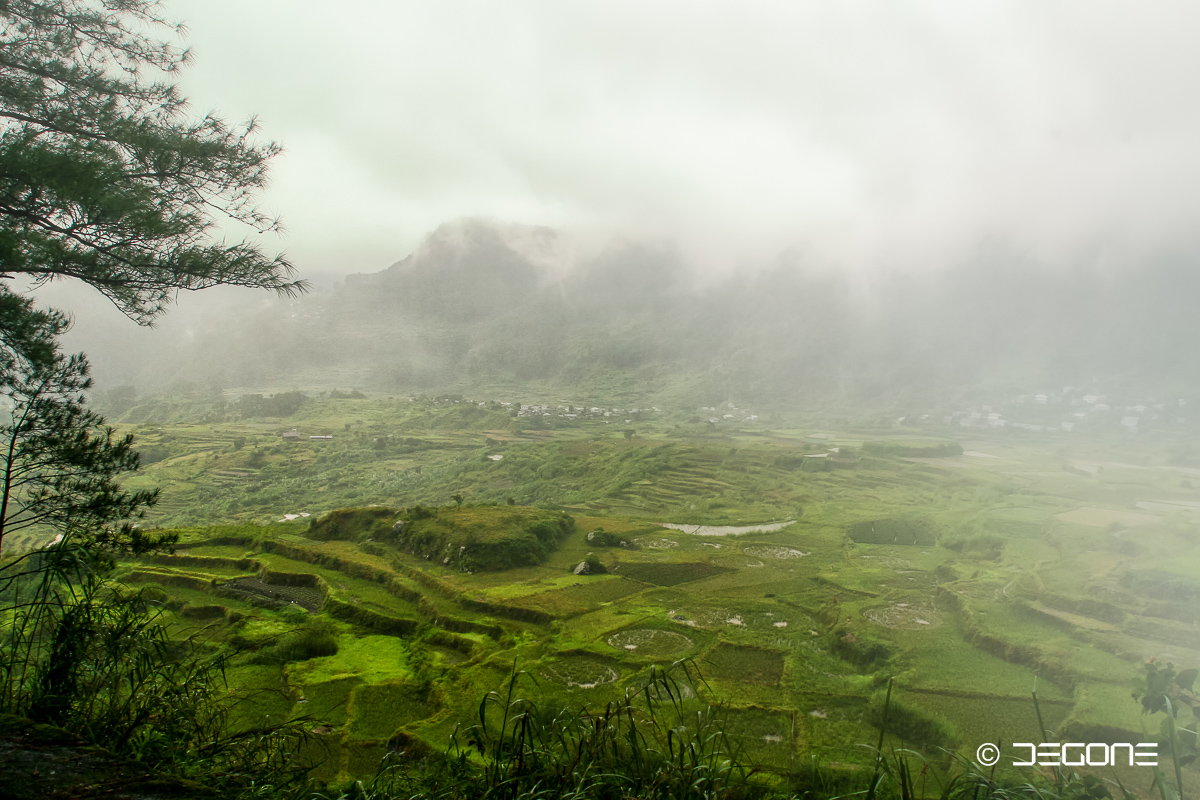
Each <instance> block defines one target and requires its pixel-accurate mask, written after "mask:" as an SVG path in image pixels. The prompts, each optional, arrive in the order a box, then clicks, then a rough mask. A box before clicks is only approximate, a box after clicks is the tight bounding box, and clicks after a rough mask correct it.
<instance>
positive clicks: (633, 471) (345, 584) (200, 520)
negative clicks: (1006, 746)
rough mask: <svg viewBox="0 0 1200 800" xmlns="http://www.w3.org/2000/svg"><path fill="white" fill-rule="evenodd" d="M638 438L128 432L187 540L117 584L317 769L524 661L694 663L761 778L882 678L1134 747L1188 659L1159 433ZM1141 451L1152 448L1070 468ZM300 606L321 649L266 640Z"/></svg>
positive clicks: (607, 667)
mask: <svg viewBox="0 0 1200 800" xmlns="http://www.w3.org/2000/svg"><path fill="white" fill-rule="evenodd" d="M628 427H631V428H634V429H636V430H635V433H634V434H633V435H632V436H630V437H626V436H625V435H623V433H622V432H621V430H618V429H614V428H613V426H612V425H607V426H606V425H604V424H602V423H600V422H599V421H594V420H593V421H582V420H565V419H555V418H550V419H548V420H546V421H542V422H539V423H538V424H537V425H536V426H535V425H532V424H531V423H529V422H528V421H527V420H524V419H516V418H514V417H512V416H511V415H510V414H509V413H507V412H504V411H500V410H497V409H494V408H486V409H474V410H472V409H471V408H466V407H464V406H463V405H462V404H456V403H453V402H443V403H438V402H434V401H417V402H410V401H408V400H384V399H373V400H340V401H329V400H326V401H321V402H314V403H312V404H310V405H309V406H307V407H306V408H305V409H304V410H302V412H301V413H300V414H298V415H297V416H296V417H295V418H290V419H286V420H251V421H246V422H240V423H216V424H211V425H204V426H199V425H189V424H184V423H179V424H155V425H147V426H140V427H136V428H132V430H133V432H134V433H135V434H136V435H137V436H138V437H139V439H140V441H141V442H143V444H146V445H148V446H149V447H150V449H151V450H152V451H153V453H154V454H155V456H156V459H155V460H154V462H153V463H151V464H149V465H148V466H147V468H146V469H145V470H144V471H143V472H142V473H141V474H139V475H138V476H137V477H136V478H134V479H133V480H131V481H130V484H131V485H136V486H138V487H139V488H140V487H143V486H153V485H157V486H162V487H163V488H164V492H163V495H164V499H163V502H162V504H161V505H160V507H159V508H158V509H156V510H155V511H154V513H153V514H152V515H151V517H150V519H149V521H150V522H151V523H152V524H158V525H163V526H179V527H178V530H179V532H180V534H181V546H180V548H179V550H178V551H177V555H176V556H174V557H172V556H158V557H152V558H148V559H145V560H144V561H143V562H140V563H128V564H126V565H125V568H126V569H127V570H128V572H127V575H128V577H129V579H130V580H133V581H135V582H137V583H139V584H146V585H158V586H160V587H161V588H162V590H163V591H164V592H166V593H167V594H168V595H171V596H173V600H172V601H171V603H170V604H169V606H170V607H171V608H172V609H173V611H172V613H174V614H176V615H177V623H176V624H178V625H179V626H180V628H181V630H182V629H183V627H185V626H191V628H192V629H194V627H195V626H196V625H197V624H201V623H203V624H204V625H207V626H208V628H207V630H209V633H208V635H210V636H211V637H212V638H213V639H214V641H216V642H218V643H225V644H228V645H230V646H234V647H237V648H239V649H240V650H241V655H239V656H237V657H236V658H237V659H238V661H237V662H236V663H239V664H241V666H237V667H236V668H235V669H234V670H233V671H232V672H231V673H230V681H231V683H232V684H234V685H235V686H236V687H237V688H239V689H244V690H246V692H247V695H248V699H247V701H246V703H245V704H244V710H243V711H242V712H240V716H239V719H240V720H241V722H242V723H243V724H251V723H252V722H253V721H254V720H255V719H261V718H262V717H263V716H264V715H272V716H276V717H278V716H280V715H284V716H286V715H296V716H306V717H308V718H311V721H312V729H313V730H314V731H316V732H317V733H316V734H315V736H316V738H317V739H318V740H319V743H320V747H322V748H325V749H326V750H327V751H328V752H330V753H331V754H332V755H330V756H329V757H328V758H325V759H324V760H322V761H321V767H320V773H321V774H322V775H324V776H326V777H327V778H332V777H333V776H336V775H340V776H342V777H353V776H357V775H363V774H367V773H368V772H371V771H373V769H374V763H375V761H374V760H373V759H378V757H379V756H380V755H381V754H382V753H383V752H385V751H386V749H387V742H388V740H389V739H392V738H393V737H395V736H396V735H397V734H398V733H401V732H403V733H404V734H405V735H412V736H416V737H417V738H419V739H421V740H423V741H425V742H426V743H427V744H429V745H430V746H432V747H434V748H438V749H440V748H443V747H444V746H445V745H446V741H447V738H448V736H449V735H450V734H451V732H453V731H454V729H455V726H456V725H458V724H460V723H462V722H464V721H467V720H470V719H471V718H472V717H473V715H474V714H475V713H476V712H477V709H478V703H479V700H480V698H481V697H482V695H483V694H484V693H485V692H487V691H489V690H491V689H496V688H498V687H500V686H501V685H502V684H503V683H504V682H505V681H506V679H507V677H508V675H509V673H510V671H511V670H512V669H513V667H514V665H515V666H516V668H517V669H522V670H525V671H526V672H528V673H529V675H530V676H531V682H530V684H529V685H530V686H533V687H536V688H534V689H532V690H531V691H533V692H534V693H535V695H536V696H537V697H538V698H540V701H541V702H543V703H544V704H546V706H547V708H553V707H556V706H558V705H564V704H567V705H569V704H576V703H593V704H594V703H603V702H606V701H608V700H612V699H616V698H618V697H619V696H620V695H621V693H622V692H624V691H625V690H626V688H628V687H630V686H633V685H636V683H637V682H638V681H639V680H641V679H642V678H643V676H644V675H645V674H646V671H647V669H648V668H649V667H650V666H652V665H669V664H671V663H672V662H673V661H675V660H676V659H681V658H686V659H689V660H690V662H691V663H693V664H694V665H695V666H696V667H697V668H698V669H699V670H700V672H701V674H702V675H703V677H704V681H703V682H702V683H701V684H699V685H698V687H697V689H698V691H699V692H700V693H701V694H702V695H703V697H704V698H705V699H708V700H711V701H714V702H718V703H722V704H724V707H725V708H726V709H727V713H728V715H729V717H728V718H729V727H728V733H729V735H730V736H731V737H733V738H734V739H736V741H737V742H738V743H739V745H740V746H742V747H743V749H744V752H745V753H746V754H747V757H749V758H751V759H752V760H753V761H755V762H756V763H759V764H761V765H763V766H764V767H766V768H768V769H772V770H780V771H788V770H792V769H797V768H798V765H799V764H802V763H808V762H809V761H810V760H811V759H812V758H814V757H815V758H819V759H821V760H822V761H823V763H836V764H843V765H845V764H855V763H858V764H865V763H869V762H870V755H869V751H867V750H865V749H863V748H862V747H860V745H863V744H868V743H873V742H874V741H875V738H876V737H877V736H878V729H877V728H876V727H875V725H876V724H877V720H876V718H875V717H874V716H873V714H875V713H876V711H875V710H874V709H876V706H875V705H873V704H877V703H878V699H877V695H878V692H879V691H880V687H882V686H883V685H885V684H886V682H887V680H888V679H889V678H892V679H894V687H895V688H894V691H895V692H896V693H897V697H898V698H902V699H903V702H904V703H905V704H906V706H905V707H906V708H910V709H911V714H913V715H916V716H915V717H914V719H916V718H918V717H919V718H921V719H926V718H928V719H930V720H936V721H937V722H936V723H929V724H932V725H934V728H936V729H937V730H943V729H944V730H945V731H953V732H954V735H953V741H952V742H950V743H949V746H952V747H954V748H957V749H958V751H959V752H961V753H963V754H969V753H971V752H973V751H974V749H975V747H977V746H978V745H979V744H980V743H982V742H984V741H1010V740H1011V741H1025V740H1028V739H1029V737H1033V736H1036V734H1035V733H1034V732H1033V731H1034V729H1035V727H1036V723H1035V722H1034V721H1033V720H1034V716H1033V709H1032V702H1031V699H1030V695H1031V692H1032V690H1033V688H1034V686H1035V685H1036V687H1037V690H1038V696H1039V698H1040V699H1041V701H1042V704H1043V712H1044V716H1045V717H1046V722H1047V725H1048V726H1049V727H1050V728H1052V729H1054V730H1060V729H1061V730H1063V731H1073V732H1075V733H1076V734H1078V735H1085V733H1086V732H1088V731H1092V732H1098V731H1107V735H1115V734H1114V732H1117V731H1122V732H1126V733H1127V735H1128V736H1131V737H1133V736H1140V735H1141V734H1140V723H1141V722H1142V721H1144V720H1143V719H1142V718H1140V717H1139V714H1138V713H1137V712H1138V708H1137V706H1136V704H1135V703H1134V702H1133V701H1132V700H1131V699H1129V689H1128V684H1129V681H1130V679H1131V678H1133V677H1134V676H1136V675H1137V674H1138V673H1139V664H1140V663H1141V662H1143V661H1144V660H1146V659H1147V658H1151V657H1156V658H1159V659H1165V660H1173V661H1174V662H1175V663H1177V664H1180V665H1182V666H1192V665H1200V636H1197V635H1196V634H1194V632H1193V628H1194V626H1195V624H1196V622H1197V619H1198V618H1200V615H1197V614H1195V613H1193V612H1192V611H1191V609H1192V608H1194V607H1195V603H1196V602H1198V601H1200V514H1194V513H1191V512H1190V511H1188V510H1187V509H1188V506H1187V505H1186V504H1187V503H1191V502H1200V496H1197V495H1198V494H1200V492H1197V491H1196V490H1194V489H1193V488H1192V487H1191V484H1190V483H1189V482H1188V479H1187V476H1186V475H1185V474H1184V473H1180V472H1178V471H1175V470H1173V469H1171V468H1170V467H1169V465H1167V464H1166V461H1165V456H1164V453H1166V452H1167V449H1168V448H1169V446H1170V444H1171V443H1170V442H1169V440H1165V439H1164V440H1163V441H1154V440H1146V441H1141V442H1139V443H1138V445H1137V452H1136V453H1133V454H1131V453H1128V452H1125V450H1127V449H1128V448H1129V447H1130V445H1129V444H1128V442H1126V441H1123V440H1118V439H1115V438H1114V439H1113V440H1111V441H1105V440H1072V439H1069V438H1068V437H1058V438H1051V439H1048V440H1046V441H1034V440H1031V439H1030V438H1028V437H1024V438H1023V437H1018V436H1016V435H1013V436H1011V437H1008V438H1006V437H1005V436H1004V435H1003V434H1002V433H994V434H990V435H989V436H990V438H972V439H969V440H961V441H959V442H958V443H957V444H955V443H954V442H953V441H951V440H949V439H948V438H947V437H942V438H938V437H930V436H928V435H927V434H924V433H922V432H917V431H911V430H903V429H901V430H890V429H886V428H883V429H880V428H878V427H872V428H867V427H864V428H862V429H848V430H840V431H839V430H827V429H819V430H813V429H804V428H789V429H783V426H779V428H780V429H777V430H767V429H766V428H765V427H763V426H759V427H755V426H752V425H744V426H740V427H737V428H732V427H729V428H726V429H723V430H718V431H715V432H714V431H713V430H711V429H709V427H708V426H704V425H699V424H691V423H689V422H687V421H686V420H681V419H680V418H677V417H670V416H669V415H667V414H663V415H662V418H661V419H649V420H648V419H641V420H639V421H638V422H637V423H636V424H635V425H631V426H628ZM292 428H296V429H297V430H299V431H301V432H303V433H304V434H305V436H307V434H308V433H309V432H311V433H314V434H316V433H321V434H330V435H333V436H334V439H333V440H332V441H330V440H323V441H309V440H307V438H304V439H302V440H300V441H294V442H285V441H283V440H282V438H281V436H280V434H281V433H282V432H283V431H285V430H291V429H292ZM1048 436H1051V435H1050V434H1048ZM235 440H237V442H236V443H235ZM864 443H874V444H872V445H871V446H870V447H866V448H865V450H864ZM959 445H961V450H964V451H966V453H965V454H959V453H958V450H957V449H955V448H957V447H958V446H959ZM833 447H838V448H840V449H839V451H838V452H837V453H836V454H833V453H832V451H831V450H830V448H833ZM822 453H827V454H829V456H828V457H826V458H824V459H815V460H814V459H809V458H806V456H811V455H821V454H822ZM987 455H994V456H996V457H994V458H988V457H984V456H987ZM833 456H836V457H833ZM1135 458H1136V459H1137V463H1138V464H1143V465H1144V464H1155V463H1159V464H1160V468H1156V469H1149V468H1143V469H1125V468H1111V469H1102V470H1098V471H1095V472H1088V471H1087V470H1086V469H1082V468H1077V467H1075V466H1073V465H1075V464H1084V465H1085V466H1086V465H1087V464H1091V463H1126V462H1127V461H1129V460H1133V459H1135ZM1155 459H1157V460H1158V461H1157V462H1156V461H1155ZM813 464H818V465H819V467H813V466H812V465H813ZM456 495H457V497H456ZM460 503H461V507H460V506H459V504H460ZM1147 503H1149V504H1150V506H1148V507H1147V506H1145V504H1147ZM1139 504H1142V505H1141V506H1139ZM1155 504H1157V505H1155ZM418 506H421V507H423V509H418V508H417V507H418ZM339 508H354V509H358V510H357V511H352V512H346V513H345V514H343V515H342V516H340V517H339V516H337V515H334V516H327V514H328V512H330V511H332V510H335V509H339ZM1164 509H1165V511H1164ZM301 514H307V515H308V516H300V515H301ZM356 515H357V516H356ZM288 517H290V519H287V518H288ZM281 520H286V521H281ZM399 523H403V524H399ZM658 523H675V524H681V525H708V526H739V525H741V526H752V525H760V524H765V523H785V524H784V525H783V526H782V527H781V528H780V527H779V526H775V529H772V530H755V531H749V532H746V533H741V534H732V535H701V534H700V533H688V532H686V531H684V530H679V529H676V528H666V527H662V526H660V525H659V524H658ZM556 526H557V527H556ZM717 532H724V531H719V530H718V531H717ZM589 534H591V538H590V539H589ZM33 542H34V540H32V539H31V540H30V543H33ZM589 557H590V558H592V559H594V560H595V561H597V562H598V563H599V564H601V565H602V566H603V567H604V569H605V573H604V574H576V572H575V569H576V567H577V565H579V564H580V563H581V562H583V561H585V560H588V559H589ZM297 576H299V577H297ZM305 576H314V577H311V578H308V577H305ZM238 581H241V583H238ZM305 581H308V583H305ZM238 587H241V589H242V590H243V591H241V592H240V593H238V592H231V591H228V589H230V588H235V589H236V588H238ZM293 601H294V602H293ZM309 609H311V611H310V610H309ZM189 615H190V616H189ZM201 618H202V619H201ZM318 619H319V620H326V621H327V624H326V627H325V628H323V629H321V630H323V631H324V633H322V634H321V635H322V636H325V637H331V638H332V640H333V641H335V642H336V653H333V654H328V653H325V652H324V651H319V650H314V651H313V652H314V653H317V652H319V653H320V654H314V655H312V656H311V657H308V658H304V659H301V660H286V659H287V658H290V657H291V656H287V657H285V656H281V655H280V654H287V653H291V654H293V655H294V653H296V652H301V653H304V652H306V651H304V650H303V648H299V649H297V648H298V645H296V642H297V641H301V640H304V636H306V635H308V636H309V637H310V638H313V637H317V634H315V633H312V631H313V630H316V629H314V628H313V621H314V620H318ZM305 631H309V633H308V634H306V633H305ZM318 638H319V637H318ZM313 640H314V641H315V640H316V639H313ZM304 641H307V640H304ZM321 641H326V640H324V639H322V640H321ZM289 643H290V644H289ZM322 646H324V647H328V645H327V644H326V645H322ZM314 647H315V645H314ZM281 658H283V659H284V660H282V661H281ZM873 698H875V699H873ZM906 713H908V712H906ZM1155 724H1157V723H1155ZM937 726H942V727H937ZM934 728H930V729H931V730H932V729H934ZM1096 735H1099V734H1098V733H1097V734H1096ZM1122 735H1125V734H1122ZM1130 740H1131V741H1137V739H1130ZM897 743H899V740H897ZM313 746H314V747H315V746H316V745H313Z"/></svg>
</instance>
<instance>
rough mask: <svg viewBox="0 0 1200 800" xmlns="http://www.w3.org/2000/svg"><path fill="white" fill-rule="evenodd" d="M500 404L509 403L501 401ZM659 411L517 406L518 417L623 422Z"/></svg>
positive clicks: (650, 409)
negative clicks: (614, 420)
mask: <svg viewBox="0 0 1200 800" xmlns="http://www.w3.org/2000/svg"><path fill="white" fill-rule="evenodd" d="M501 405H510V404H509V403H502V404H501ZM657 411H661V409H659V408H655V407H654V406H651V407H650V408H629V409H625V408H600V407H598V406H591V407H587V406H575V405H570V404H568V405H559V406H548V405H526V404H524V403H522V404H520V405H519V406H518V407H517V416H518V417H561V418H562V419H598V420H604V421H606V422H608V421H610V419H609V418H615V419H618V420H624V421H625V422H633V421H634V420H637V419H645V418H646V415H647V414H651V413H653V412H657Z"/></svg>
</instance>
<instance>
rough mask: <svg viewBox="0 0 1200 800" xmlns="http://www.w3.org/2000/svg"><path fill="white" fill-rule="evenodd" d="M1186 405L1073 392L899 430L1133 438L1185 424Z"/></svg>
mask: <svg viewBox="0 0 1200 800" xmlns="http://www.w3.org/2000/svg"><path fill="white" fill-rule="evenodd" d="M1186 406H1187V400H1185V399H1173V400H1170V401H1165V402H1164V401H1159V400H1157V399H1155V398H1153V397H1141V398H1139V399H1138V400H1137V401H1136V402H1133V403H1129V402H1128V400H1127V401H1126V402H1124V403H1122V402H1118V401H1116V400H1115V399H1110V398H1109V397H1108V396H1106V395H1103V394H1096V393H1093V392H1086V391H1084V390H1080V389H1073V388H1071V387H1067V388H1064V389H1063V390H1061V391H1058V392H1051V393H1047V394H1043V393H1038V394H1020V395H1016V396H1014V397H1012V398H1010V399H1009V400H1007V401H1005V402H1003V403H996V404H981V405H978V406H973V407H971V408H967V409H963V410H962V411H958V412H954V413H952V414H948V415H944V416H941V417H934V416H931V415H929V414H922V415H920V416H918V417H912V418H909V417H901V418H900V419H899V420H897V422H898V423H900V424H907V425H913V424H916V425H929V424H936V423H937V422H939V421H940V422H941V424H942V425H947V426H958V427H963V428H984V429H999V428H1013V429H1018V430H1029V431H1054V430H1057V431H1065V432H1071V431H1075V430H1077V429H1083V428H1088V429H1096V428H1109V429H1113V428H1120V429H1124V430H1126V431H1129V432H1131V433H1136V432H1138V431H1139V430H1144V429H1145V428H1146V427H1147V426H1148V425H1150V424H1151V423H1153V424H1155V425H1156V426H1175V427H1178V426H1182V425H1186V424H1188V421H1189V420H1188V418H1187V416H1186V415H1185V411H1184V409H1185V408H1186Z"/></svg>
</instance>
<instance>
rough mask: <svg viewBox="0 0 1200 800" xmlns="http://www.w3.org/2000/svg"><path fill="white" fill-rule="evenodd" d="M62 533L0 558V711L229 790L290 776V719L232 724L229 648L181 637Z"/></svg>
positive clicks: (295, 731) (295, 729)
mask: <svg viewBox="0 0 1200 800" xmlns="http://www.w3.org/2000/svg"><path fill="white" fill-rule="evenodd" d="M111 566H112V565H111V562H110V560H109V559H108V558H107V557H106V556H105V555H104V554H103V553H102V552H98V551H96V550H95V549H94V548H92V547H87V546H84V545H83V544H80V543H79V542H77V541H76V540H75V539H74V537H72V536H71V535H70V534H68V535H67V536H66V537H64V539H63V540H62V541H61V542H59V543H58V544H57V545H55V546H54V547H50V548H46V549H43V550H39V551H36V552H33V553H30V554H27V555H26V556H24V557H21V558H18V559H12V560H9V561H6V562H4V563H3V564H0V711H2V712H5V713H9V714H16V715H20V716H25V717H29V718H30V719H33V720H35V721H37V722H42V723H48V724H52V725H56V726H59V727H62V728H65V729H67V730H69V731H71V732H73V733H75V734H77V735H79V736H81V737H82V738H84V739H86V740H88V741H92V742H96V743H99V744H102V745H103V746H104V747H105V748H107V749H108V750H110V751H111V752H113V753H116V754H118V755H122V756H127V757H131V758H134V759H137V760H139V761H141V762H142V763H144V764H146V765H147V766H151V767H154V768H156V769H159V770H162V771H165V772H169V773H173V774H177V775H183V776H194V777H203V779H204V780H205V782H206V783H209V784H210V785H213V786H215V787H217V788H223V789H226V790H228V791H229V793H231V794H236V793H238V792H239V791H242V790H248V789H249V788H251V787H254V786H256V785H261V784H262V783H263V782H264V781H266V782H267V783H270V784H271V785H273V786H282V785H288V784H292V785H295V784H297V783H298V782H299V781H300V780H301V779H302V778H303V773H302V772H299V771H297V770H296V769H294V768H293V767H292V766H291V759H290V754H291V752H292V751H293V750H294V749H295V747H296V746H298V744H299V741H298V740H299V737H300V736H301V735H302V733H301V730H302V729H301V728H300V726H299V725H298V724H296V723H284V724H282V725H278V726H272V727H259V728H253V729H243V730H235V729H233V728H232V726H231V724H230V717H231V713H232V712H233V711H234V709H235V706H236V704H237V702H238V698H237V697H236V696H234V695H232V694H231V693H230V692H229V691H228V690H227V687H226V685H225V680H224V670H225V665H226V661H227V658H228V655H227V654H225V653H221V652H217V651H213V650H210V649H208V648H206V647H205V646H204V645H203V643H202V642H201V640H200V638H199V636H198V635H196V634H195V633H193V635H191V636H188V637H184V638H178V637H177V636H173V635H172V634H171V632H170V631H169V630H168V627H167V624H166V618H165V617H164V616H163V615H162V613H161V612H160V609H159V608H158V606H157V604H156V602H155V600H154V597H153V595H152V594H150V593H148V592H147V591H146V590H142V591H131V590H129V589H128V588H126V587H124V586H122V585H120V584H118V583H115V582H114V581H112V580H111V579H110V577H109V575H110V571H111Z"/></svg>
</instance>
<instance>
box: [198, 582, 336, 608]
mask: <svg viewBox="0 0 1200 800" xmlns="http://www.w3.org/2000/svg"><path fill="white" fill-rule="evenodd" d="M221 589H222V591H225V592H231V593H233V594H235V595H250V596H252V597H261V598H263V599H265V600H268V601H273V602H276V603H278V604H279V605H289V604H291V603H295V604H296V605H298V606H302V607H303V608H306V609H308V610H309V611H318V610H320V608H321V606H322V605H324V604H325V594H324V593H323V592H322V591H321V590H320V589H318V588H316V587H315V586H284V585H283V584H279V583H264V582H263V581H261V580H259V579H258V578H249V577H247V578H234V579H233V580H231V581H227V582H226V583H224V584H223V585H222V586H221Z"/></svg>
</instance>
